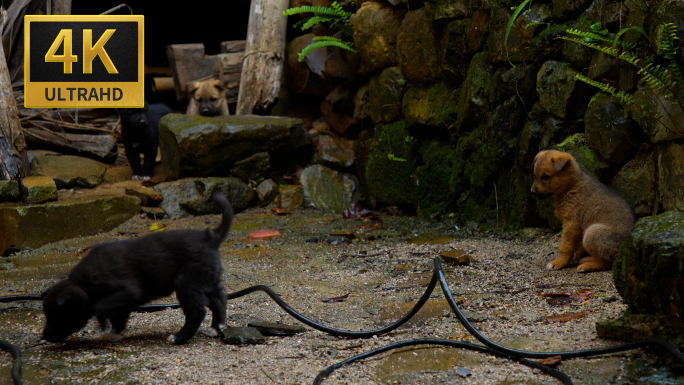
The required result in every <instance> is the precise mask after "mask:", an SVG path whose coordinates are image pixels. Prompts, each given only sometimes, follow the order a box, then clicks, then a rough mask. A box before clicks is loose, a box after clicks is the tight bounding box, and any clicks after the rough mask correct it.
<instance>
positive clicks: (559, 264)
mask: <svg viewBox="0 0 684 385" xmlns="http://www.w3.org/2000/svg"><path fill="white" fill-rule="evenodd" d="M567 265H568V261H565V260H563V259H561V258H556V259H554V260H553V261H551V262H549V263H548V264H547V265H546V270H560V269H562V268H564V267H565V266H567Z"/></svg>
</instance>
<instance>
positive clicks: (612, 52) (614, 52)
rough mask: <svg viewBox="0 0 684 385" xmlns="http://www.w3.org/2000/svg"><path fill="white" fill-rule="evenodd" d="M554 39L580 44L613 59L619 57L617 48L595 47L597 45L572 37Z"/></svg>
mask: <svg viewBox="0 0 684 385" xmlns="http://www.w3.org/2000/svg"><path fill="white" fill-rule="evenodd" d="M556 39H563V40H567V41H571V42H573V43H577V44H582V45H584V46H587V47H589V48H593V49H595V50H597V51H601V52H603V53H606V54H608V55H610V56H615V57H619V56H620V50H619V49H617V48H613V47H603V46H600V45H597V44H594V43H591V42H588V41H585V40H583V39H578V38H574V37H567V36H558V37H557V38H556ZM608 42H612V40H610V39H608Z"/></svg>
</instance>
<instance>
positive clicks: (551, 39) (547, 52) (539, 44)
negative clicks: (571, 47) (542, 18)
mask: <svg viewBox="0 0 684 385" xmlns="http://www.w3.org/2000/svg"><path fill="white" fill-rule="evenodd" d="M570 27H571V24H570V23H565V24H556V25H552V26H550V27H548V28H545V29H544V30H543V31H541V32H539V33H538V34H537V35H535V36H534V38H532V40H531V41H530V46H529V47H528V48H527V51H528V54H529V60H530V61H532V62H540V63H541V62H544V61H546V60H549V59H550V58H552V57H554V56H555V54H556V52H557V51H559V50H560V48H561V47H563V40H560V39H557V37H558V36H561V35H565V31H566V30H567V29H568V28H570Z"/></svg>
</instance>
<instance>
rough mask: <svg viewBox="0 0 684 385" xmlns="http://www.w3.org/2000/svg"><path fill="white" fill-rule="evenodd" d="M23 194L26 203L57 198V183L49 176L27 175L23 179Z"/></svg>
mask: <svg viewBox="0 0 684 385" xmlns="http://www.w3.org/2000/svg"><path fill="white" fill-rule="evenodd" d="M21 195H22V198H23V199H24V202H26V203H43V202H50V201H56V200H57V185H56V184H55V181H54V180H53V179H52V178H50V177H47V176H27V177H26V178H23V179H21Z"/></svg>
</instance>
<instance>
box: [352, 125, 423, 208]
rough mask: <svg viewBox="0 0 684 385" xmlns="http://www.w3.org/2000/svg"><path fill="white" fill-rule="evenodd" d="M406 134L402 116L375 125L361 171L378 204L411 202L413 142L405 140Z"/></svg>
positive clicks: (413, 165) (369, 190)
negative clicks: (398, 118) (363, 167)
mask: <svg viewBox="0 0 684 385" xmlns="http://www.w3.org/2000/svg"><path fill="white" fill-rule="evenodd" d="M407 134H408V132H407V131H406V123H405V122H404V121H403V120H402V121H399V122H396V123H392V124H381V125H378V126H376V127H375V132H374V136H373V140H372V141H371V142H370V150H369V153H368V158H367V159H366V161H365V170H364V173H363V174H364V178H365V182H366V183H365V184H366V190H367V192H368V193H369V194H373V193H374V194H375V196H376V200H377V202H378V203H380V204H408V203H410V202H411V185H412V183H411V174H412V173H413V170H414V169H415V168H416V159H415V157H416V149H415V146H416V145H415V143H414V141H411V140H407Z"/></svg>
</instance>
